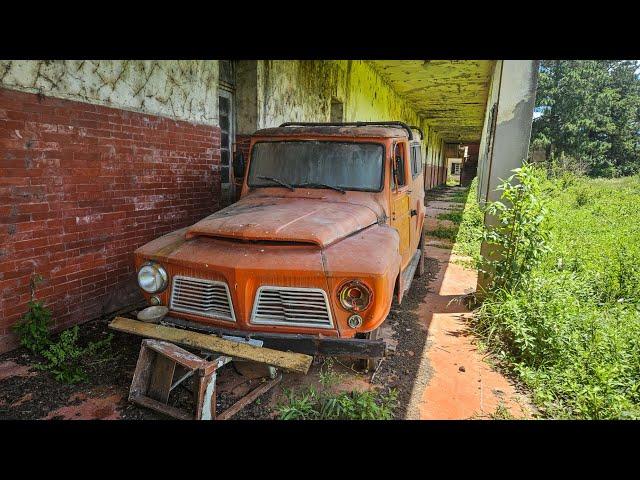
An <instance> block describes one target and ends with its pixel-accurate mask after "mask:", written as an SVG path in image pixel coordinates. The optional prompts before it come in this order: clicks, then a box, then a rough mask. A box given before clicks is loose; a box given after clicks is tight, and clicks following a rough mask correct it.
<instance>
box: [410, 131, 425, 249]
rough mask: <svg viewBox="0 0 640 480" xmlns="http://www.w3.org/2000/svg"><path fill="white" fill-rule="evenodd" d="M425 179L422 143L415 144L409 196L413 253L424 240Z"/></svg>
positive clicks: (412, 155) (412, 153)
mask: <svg viewBox="0 0 640 480" xmlns="http://www.w3.org/2000/svg"><path fill="white" fill-rule="evenodd" d="M423 177H424V174H423V171H422V147H421V146H420V142H415V143H413V144H412V145H411V192H410V194H409V198H410V200H409V203H410V209H411V211H410V218H411V226H410V231H411V252H415V250H416V249H417V248H418V244H419V243H420V240H421V239H422V226H423V221H424V215H425V208H424V178H423Z"/></svg>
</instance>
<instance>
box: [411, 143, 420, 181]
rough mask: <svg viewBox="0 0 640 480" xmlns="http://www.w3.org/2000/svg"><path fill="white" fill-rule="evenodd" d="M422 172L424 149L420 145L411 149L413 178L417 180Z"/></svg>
mask: <svg viewBox="0 0 640 480" xmlns="http://www.w3.org/2000/svg"><path fill="white" fill-rule="evenodd" d="M421 171H422V149H421V148H420V145H413V146H412V147H411V178H416V175H418V174H419V173H420V172H421Z"/></svg>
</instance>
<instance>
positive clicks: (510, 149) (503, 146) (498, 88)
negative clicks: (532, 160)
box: [478, 60, 539, 292]
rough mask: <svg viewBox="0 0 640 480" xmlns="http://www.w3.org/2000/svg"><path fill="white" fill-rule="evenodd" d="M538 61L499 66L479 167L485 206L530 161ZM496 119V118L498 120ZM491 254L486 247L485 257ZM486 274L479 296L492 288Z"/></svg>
mask: <svg viewBox="0 0 640 480" xmlns="http://www.w3.org/2000/svg"><path fill="white" fill-rule="evenodd" d="M538 67H539V61H537V60H503V61H501V62H497V64H496V71H495V72H494V77H493V84H492V87H491V93H490V95H489V99H488V101H487V118H486V120H485V128H484V130H483V139H482V142H481V143H482V144H483V146H484V147H485V151H484V152H483V157H484V158H482V163H483V165H479V166H478V167H479V173H480V170H482V175H480V174H479V175H478V181H479V184H478V197H479V200H480V203H481V205H483V204H485V202H492V201H495V200H498V199H499V198H500V195H501V192H497V191H496V190H495V189H496V187H497V186H498V185H499V184H500V179H505V178H507V177H509V176H510V175H511V170H513V169H514V168H518V167H519V166H521V165H522V163H523V161H524V160H525V159H526V158H527V153H528V150H529V140H530V138H531V125H532V122H533V108H534V106H535V100H536V87H537V83H538ZM494 117H495V118H494ZM484 220H485V225H493V224H494V222H495V220H496V219H495V218H493V217H491V216H490V215H485V219H484ZM488 254H489V251H488V247H487V245H486V244H485V243H483V244H482V247H481V255H482V256H483V257H485V258H487V256H488ZM488 280H489V278H487V277H486V276H485V275H483V274H482V273H481V274H480V275H479V277H478V292H480V291H481V287H484V286H486V285H487V284H488Z"/></svg>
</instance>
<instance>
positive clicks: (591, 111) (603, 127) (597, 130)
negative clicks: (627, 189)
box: [531, 60, 640, 177]
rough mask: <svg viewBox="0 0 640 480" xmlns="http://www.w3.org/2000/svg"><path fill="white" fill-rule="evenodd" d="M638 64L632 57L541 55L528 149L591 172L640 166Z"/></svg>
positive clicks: (618, 172) (631, 170)
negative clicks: (557, 57)
mask: <svg viewBox="0 0 640 480" xmlns="http://www.w3.org/2000/svg"><path fill="white" fill-rule="evenodd" d="M639 66H640V64H639V63H638V61H636V60H543V61H542V62H541V65H540V75H539V79H538V90H537V98H536V107H537V110H538V112H539V113H541V116H540V117H538V118H537V119H535V120H534V122H533V132H532V145H531V146H532V149H544V150H545V152H546V157H547V160H549V161H550V162H560V163H562V164H564V165H565V166H570V168H572V169H573V170H574V171H576V170H577V171H581V172H583V173H587V174H589V175H590V176H594V177H595V176H605V177H615V176H621V175H632V174H634V173H638V172H640V137H639V136H638V131H639V130H640V77H639V76H638V73H637V72H638V67H639ZM550 168H551V166H550Z"/></svg>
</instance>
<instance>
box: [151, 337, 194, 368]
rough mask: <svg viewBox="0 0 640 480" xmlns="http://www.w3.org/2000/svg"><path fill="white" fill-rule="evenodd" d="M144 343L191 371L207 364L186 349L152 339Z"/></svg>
mask: <svg viewBox="0 0 640 480" xmlns="http://www.w3.org/2000/svg"><path fill="white" fill-rule="evenodd" d="M143 342H145V344H146V345H147V347H149V348H151V349H152V350H154V351H156V352H158V353H161V354H162V355H164V356H165V357H169V358H171V359H172V360H173V361H174V362H176V363H178V364H180V365H182V366H183V367H186V368H188V369H189V370H197V369H198V368H200V367H201V366H202V365H203V364H205V363H206V360H204V359H202V358H200V357H198V356H197V355H195V354H193V353H191V352H189V351H187V350H185V349H184V348H180V347H179V346H177V345H174V344H173V343H169V342H163V341H162V340H151V339H147V340H143Z"/></svg>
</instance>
